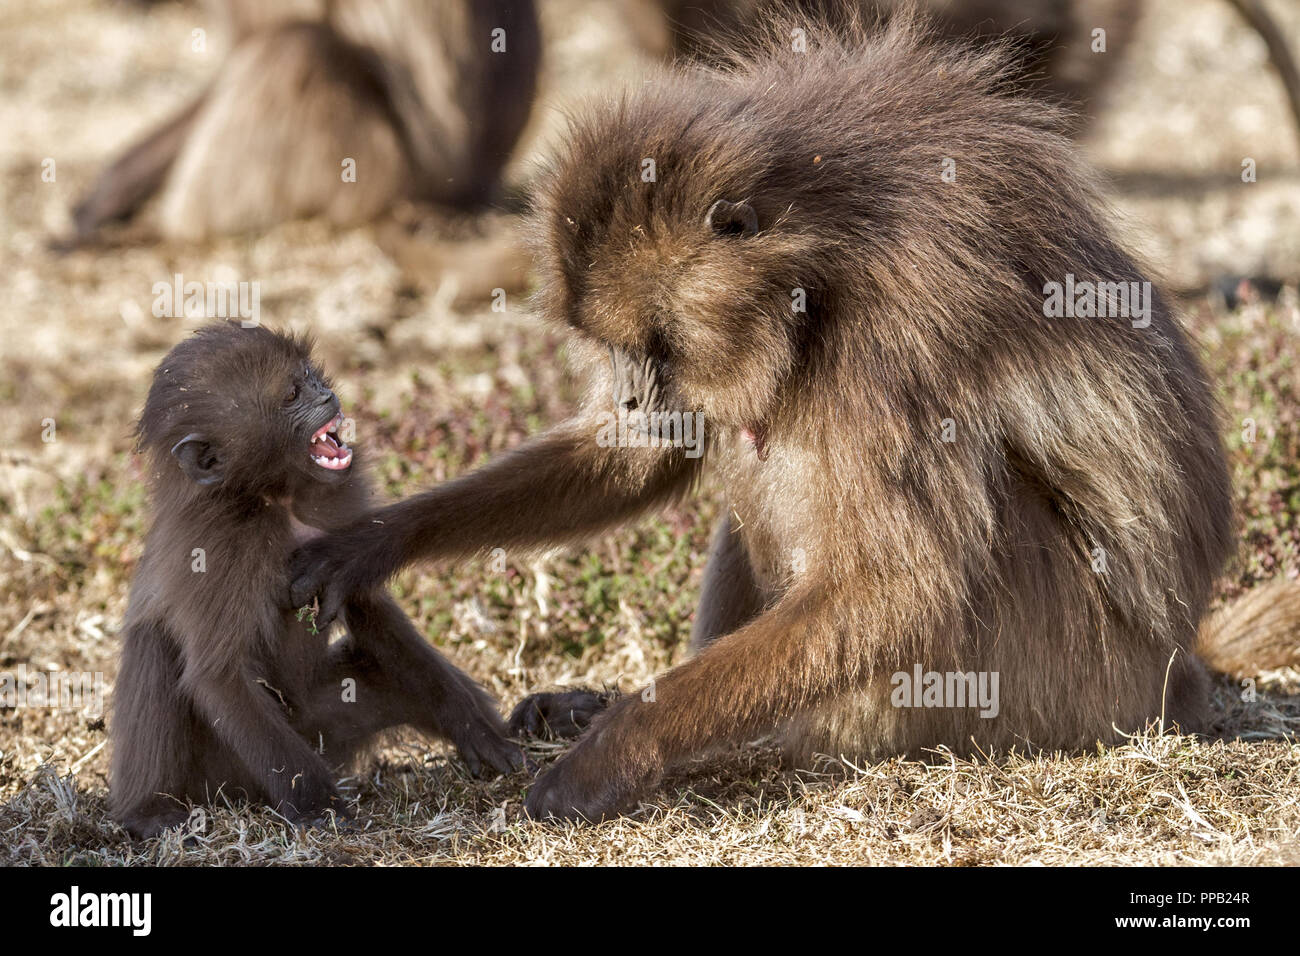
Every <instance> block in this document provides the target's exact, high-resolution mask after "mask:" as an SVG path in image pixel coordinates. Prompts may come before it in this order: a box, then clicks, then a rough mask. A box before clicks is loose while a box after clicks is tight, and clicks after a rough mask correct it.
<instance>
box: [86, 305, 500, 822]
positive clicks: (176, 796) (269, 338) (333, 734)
mask: <svg viewBox="0 0 1300 956" xmlns="http://www.w3.org/2000/svg"><path fill="white" fill-rule="evenodd" d="M343 424H344V418H343V415H342V413H341V411H340V410H339V402H338V399H337V398H335V396H334V393H333V391H332V390H331V389H330V387H329V384H328V381H327V379H326V378H325V375H324V373H323V372H322V371H321V370H320V368H319V366H317V365H316V363H315V362H314V361H313V359H312V356H311V351H310V349H309V347H308V345H307V343H306V342H304V341H302V340H300V339H294V338H291V337H289V336H286V335H279V334H276V333H273V332H271V331H269V330H267V329H264V328H248V329H245V328H241V327H240V326H239V325H238V324H237V323H233V322H232V323H219V324H214V325H210V326H205V327H204V328H202V329H200V330H199V331H198V332H197V333H195V334H194V335H191V336H189V337H188V338H186V339H185V340H184V341H183V342H181V343H180V344H179V345H177V346H176V347H175V348H173V349H172V350H171V351H170V352H169V353H167V356H166V358H164V359H163V361H162V363H161V364H160V365H159V366H158V369H157V371H156V372H155V374H154V379H153V385H152V387H151V388H150V389H149V399H148V401H147V402H146V403H145V407H144V412H143V413H142V414H141V416H140V424H139V429H138V431H139V437H140V449H141V451H142V452H143V453H144V455H145V457H146V463H147V467H148V475H149V483H150V490H151V492H152V496H151V498H152V504H153V511H154V520H153V526H152V528H151V529H150V531H149V536H148V538H147V539H146V541H145V551H144V556H143V557H142V558H141V560H140V567H139V569H138V570H137V571H136V573H135V580H134V581H133V582H132V585H131V603H130V605H129V606H128V608H127V612H126V621H125V623H124V624H123V627H122V632H123V637H122V662H121V666H120V667H119V669H118V674H117V687H116V689H115V690H114V694H113V698H114V708H113V722H112V736H113V764H112V771H111V782H110V789H109V806H110V809H111V811H112V814H113V816H114V818H115V819H117V820H119V821H121V823H122V825H123V826H124V827H126V829H127V830H128V831H130V832H131V833H132V834H134V835H137V836H152V835H154V834H156V833H157V832H158V831H159V830H161V829H164V828H165V827H169V826H173V825H175V824H178V823H181V822H183V821H184V820H185V818H186V816H187V813H188V804H189V803H190V802H195V803H200V802H204V801H209V800H217V799H219V798H220V797H221V796H224V797H225V798H226V799H228V800H234V799H248V800H256V801H260V802H264V803H267V804H269V805H270V806H272V807H275V808H277V809H278V810H279V811H280V812H281V813H282V814H284V815H285V816H286V817H288V818H289V819H291V820H295V821H308V820H312V819H314V818H317V817H320V816H322V815H324V814H326V813H327V812H329V811H337V812H346V809H347V808H346V807H345V805H344V804H343V803H342V802H341V800H340V798H339V793H338V791H337V789H336V788H335V783H334V781H335V777H336V776H337V775H338V774H339V773H340V771H341V770H342V769H343V768H344V767H345V766H346V765H347V764H348V763H349V762H350V761H351V760H352V759H353V757H354V756H355V755H356V754H357V753H358V752H360V751H362V750H363V749H364V748H365V747H366V746H367V745H368V744H369V743H370V742H371V741H372V740H374V738H375V736H376V735H377V734H379V733H380V732H381V731H383V730H386V729H387V728H390V727H396V726H400V725H410V726H412V727H415V728H417V729H418V730H421V731H423V732H424V733H426V734H430V735H433V736H437V737H442V738H444V739H447V740H450V741H451V742H453V743H454V744H455V745H456V747H457V748H458V749H459V750H460V753H461V755H462V756H463V757H464V759H465V761H466V763H467V764H468V766H469V768H470V770H471V771H472V772H476V773H477V772H478V771H479V770H480V769H481V768H482V767H483V766H485V765H486V766H488V767H491V768H492V769H494V770H498V771H502V772H508V771H510V770H513V769H515V768H517V767H519V766H521V765H522V763H523V756H522V754H521V752H520V751H519V748H518V747H517V746H515V745H513V744H511V742H510V741H508V740H507V739H506V738H505V736H504V730H505V726H504V723H503V722H502V720H501V718H500V717H499V716H498V715H497V712H496V708H495V707H494V706H493V704H492V701H491V699H490V698H489V697H488V696H487V694H486V693H484V692H483V690H482V689H481V688H479V686H478V685H477V684H475V683H474V682H473V681H472V680H471V679H470V678H469V677H468V676H466V675H465V674H463V673H461V672H460V671H459V670H457V669H456V668H455V667H454V666H453V665H452V664H451V663H450V662H448V661H447V660H446V659H444V658H443V657H442V656H441V655H440V654H438V652H437V651H435V650H434V649H433V648H432V647H430V646H429V644H428V643H427V642H426V641H425V640H424V638H423V637H422V636H421V635H420V633H419V632H418V631H417V630H416V629H415V627H414V625H412V624H411V622H410V621H409V620H407V618H406V616H405V615H404V614H402V612H401V610H400V609H399V608H398V607H397V604H396V602H394V601H393V599H392V598H391V597H389V596H388V595H387V594H382V593H374V594H360V595H357V600H355V601H352V602H350V603H349V604H348V606H347V607H346V608H345V609H344V611H343V618H344V621H345V623H346V624H347V634H346V635H344V636H343V637H342V638H340V639H339V640H336V641H333V642H332V643H331V642H330V640H329V637H328V634H327V633H326V631H325V630H323V629H321V628H318V627H314V626H311V625H310V624H309V623H308V622H306V621H304V620H303V619H302V618H301V617H298V618H297V619H295V615H293V614H292V613H288V612H285V611H284V610H282V609H281V608H280V606H279V605H280V597H281V595H282V593H283V591H284V588H285V587H286V585H287V581H286V580H285V562H286V560H287V558H288V556H289V554H290V552H291V551H292V550H293V548H294V546H295V544H296V543H301V542H302V541H303V540H304V538H306V537H310V536H311V535H313V534H319V533H320V532H321V531H323V530H329V529H330V528H332V527H335V526H337V525H339V524H342V523H345V522H346V521H348V520H350V519H351V518H353V517H355V516H356V515H358V514H361V513H363V512H364V510H365V508H366V506H367V503H368V502H369V500H370V486H369V482H368V481H367V480H366V479H365V477H364V475H362V474H361V473H360V465H359V463H357V462H356V461H354V455H355V449H353V448H351V447H349V446H348V444H347V442H346V441H345V438H346V437H347V435H346V431H347V430H346V429H345V428H343V427H342V426H343Z"/></svg>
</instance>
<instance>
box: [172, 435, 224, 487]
mask: <svg viewBox="0 0 1300 956" xmlns="http://www.w3.org/2000/svg"><path fill="white" fill-rule="evenodd" d="M172 457H173V458H175V459H176V463H177V464H178V465H180V466H181V471H183V472H185V474H186V476H188V477H189V479H190V480H191V481H193V482H194V483H195V484H200V485H216V484H220V483H221V478H222V474H221V462H220V460H219V459H218V458H217V455H216V453H215V452H214V451H213V450H212V446H211V445H209V444H208V442H207V441H206V440H205V439H204V437H203V436H202V435H200V434H199V433H198V432H192V433H191V434H189V435H186V436H185V437H184V438H182V439H181V440H180V441H178V442H177V443H176V444H175V445H173V446H172Z"/></svg>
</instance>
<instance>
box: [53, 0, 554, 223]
mask: <svg viewBox="0 0 1300 956" xmlns="http://www.w3.org/2000/svg"><path fill="white" fill-rule="evenodd" d="M219 6H220V7H221V8H223V9H224V10H225V11H226V13H227V14H228V19H229V21H230V27H231V31H232V33H233V35H234V37H235V45H234V48H233V50H232V51H231V53H230V55H229V56H228V57H227V58H226V60H225V62H223V63H222V65H221V67H220V69H219V70H218V72H217V75H216V77H215V78H214V79H213V80H212V82H211V83H210V84H209V85H208V87H207V88H206V89H205V90H204V91H203V92H202V93H201V94H200V95H199V96H198V98H197V99H196V100H194V102H192V103H190V104H188V105H187V106H186V107H184V108H183V109H182V110H181V111H180V112H179V113H177V114H176V115H175V116H173V117H172V118H171V119H169V120H168V121H167V122H165V123H164V124H163V125H162V126H160V127H159V128H158V129H156V130H155V131H154V132H153V133H151V134H149V135H148V136H146V137H145V138H144V139H143V140H141V141H140V142H138V143H136V144H135V145H133V146H131V147H130V148H129V149H128V150H127V151H126V152H125V154H123V155H122V156H121V157H120V158H119V159H118V160H117V161H115V162H114V163H113V164H112V165H111V166H109V167H108V169H106V170H105V171H104V172H103V173H102V174H101V175H100V177H99V179H98V181H97V182H96V183H95V184H94V186H93V187H92V188H91V190H90V193H89V195H87V196H86V197H85V199H83V200H82V201H81V203H80V204H79V205H78V206H77V208H76V210H75V212H74V221H75V225H76V233H77V237H78V238H79V239H82V240H84V239H87V238H89V237H91V236H93V235H94V234H95V233H96V231H97V230H98V229H99V228H100V227H101V226H103V225H104V224H105V223H107V222H110V221H113V220H119V219H125V218H129V217H131V216H132V215H134V214H135V213H136V212H137V211H138V210H139V208H140V207H141V206H142V205H143V204H144V202H145V201H146V200H148V199H150V198H151V197H152V196H154V195H155V194H157V198H158V208H157V223H156V225H157V229H158V231H159V232H160V233H161V234H163V235H165V236H172V237H180V238H186V239H197V238H202V237H205V236H208V235H212V234H217V233H230V232H240V231H245V230H253V229H258V228H263V227H266V226H269V225H273V224H274V223H277V222H281V221H283V220H287V219H293V218H297V217H306V216H318V215H319V216H324V217H326V218H328V219H330V220H332V221H334V222H336V223H339V224H351V223H357V222H361V221H364V220H367V219H371V218H373V217H374V216H376V215H378V214H379V213H381V212H383V211H384V210H386V209H387V208H389V207H390V206H391V205H392V204H393V202H394V201H395V200H397V199H400V198H409V199H412V200H416V201H420V202H429V203H434V204H438V205H442V206H446V207H452V208H455V209H466V208H474V207H477V206H479V205H481V204H483V203H485V202H487V201H489V200H490V199H491V198H492V197H493V195H494V191H495V190H496V188H497V186H498V181H499V178H500V175H501V170H502V169H503V167H504V166H505V164H506V162H507V160H508V159H509V157H510V153H511V150H512V149H513V148H514V146H515V142H516V140H517V139H518V137H519V134H520V132H521V131H522V129H523V127H524V124H525V122H526V121H527V119H528V114H529V110H530V107H531V105H532V100H533V93H534V89H535V86H536V79H537V69H538V63H539V61H540V57H541V41H540V36H539V33H538V24H537V14H536V10H535V9H534V5H533V2H532V0H437V2H427V0H333V2H327V0H264V2H254V0H226V2H224V3H222V4H220V5H219Z"/></svg>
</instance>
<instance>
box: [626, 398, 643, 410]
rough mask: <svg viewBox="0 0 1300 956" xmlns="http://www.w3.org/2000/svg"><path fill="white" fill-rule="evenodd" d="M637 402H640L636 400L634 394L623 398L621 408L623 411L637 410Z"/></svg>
mask: <svg viewBox="0 0 1300 956" xmlns="http://www.w3.org/2000/svg"><path fill="white" fill-rule="evenodd" d="M639 404H640V403H639V402H638V401H637V399H636V396H635V395H633V396H632V397H631V398H625V399H623V409H624V410H625V411H629V412H634V411H636V410H637V406H638V405H639Z"/></svg>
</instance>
